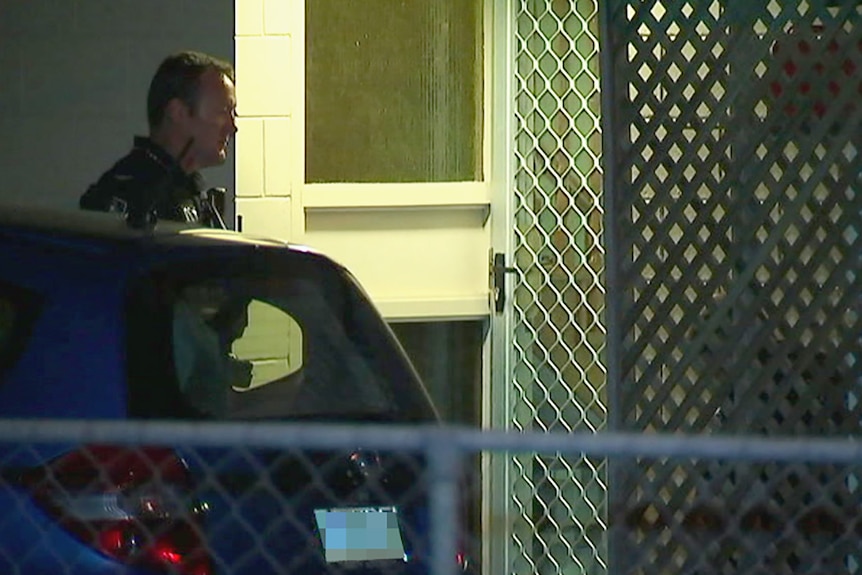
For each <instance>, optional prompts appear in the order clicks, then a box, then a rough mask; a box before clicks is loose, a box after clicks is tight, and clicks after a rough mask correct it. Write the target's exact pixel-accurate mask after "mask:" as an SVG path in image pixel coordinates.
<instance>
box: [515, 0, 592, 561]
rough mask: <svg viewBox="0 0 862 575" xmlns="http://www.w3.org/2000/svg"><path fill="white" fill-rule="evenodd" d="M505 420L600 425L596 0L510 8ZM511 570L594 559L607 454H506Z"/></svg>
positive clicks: (555, 426)
mask: <svg viewBox="0 0 862 575" xmlns="http://www.w3.org/2000/svg"><path fill="white" fill-rule="evenodd" d="M515 25H516V28H515V33H516V54H515V63H516V68H515V74H516V83H515V104H516V108H515V110H516V130H517V132H516V135H515V156H516V166H517V168H516V169H517V171H516V175H515V253H514V261H515V265H516V267H517V268H518V270H519V271H520V281H519V282H518V284H517V285H516V287H515V292H514V298H515V303H514V310H515V322H516V327H515V336H514V349H515V352H514V366H515V368H514V394H515V398H514V399H515V401H514V402H513V404H514V409H515V412H514V413H513V414H512V416H513V421H514V426H515V428H516V429H519V430H526V429H534V430H541V431H571V430H583V431H597V430H600V429H603V428H604V427H605V425H606V398H605V393H606V392H605V380H606V374H605V367H604V359H603V350H604V344H605V329H604V320H603V310H604V301H605V294H604V288H603V285H602V281H601V280H602V277H601V276H602V274H603V270H604V248H603V246H602V245H601V241H600V237H601V234H602V218H603V213H602V208H601V204H600V192H601V187H602V181H601V170H600V167H599V160H600V154H601V131H600V126H599V107H600V106H599V100H600V93H599V43H598V28H599V21H598V8H597V4H596V2H595V0H586V1H584V0H552V1H549V0H540V1H527V0H524V1H521V2H518V3H516V7H515ZM513 463H514V473H513V476H514V486H513V487H514V488H513V491H512V493H513V500H512V503H513V505H514V513H513V515H514V516H515V519H514V525H513V538H514V540H513V543H514V552H513V555H514V557H513V558H512V561H510V565H509V567H510V568H511V572H512V573H524V574H533V573H582V572H585V573H586V572H588V573H600V572H602V571H604V570H605V563H606V542H605V533H606V529H605V525H604V517H605V515H606V513H605V501H606V478H605V475H606V465H605V462H604V460H602V459H596V460H593V459H588V458H573V457H571V456H566V457H562V456H554V455H553V454H543V455H542V456H535V457H523V458H520V457H519V458H515V459H514V461H513Z"/></svg>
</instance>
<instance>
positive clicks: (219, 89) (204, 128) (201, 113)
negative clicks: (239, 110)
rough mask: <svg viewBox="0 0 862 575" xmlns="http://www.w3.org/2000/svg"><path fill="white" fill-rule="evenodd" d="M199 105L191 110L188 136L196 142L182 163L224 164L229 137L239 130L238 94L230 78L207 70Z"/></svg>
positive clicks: (197, 165)
mask: <svg viewBox="0 0 862 575" xmlns="http://www.w3.org/2000/svg"><path fill="white" fill-rule="evenodd" d="M199 82H200V84H199V86H198V101H197V105H196V106H194V107H192V109H191V110H190V112H191V114H190V116H189V117H188V123H187V126H186V127H187V131H188V135H189V136H190V137H192V138H194V143H193V144H192V147H191V149H190V150H189V152H188V154H187V158H186V160H185V161H184V162H183V163H186V162H189V163H191V164H192V165H193V166H194V169H196V170H197V169H200V168H207V167H209V166H217V165H219V164H222V163H224V161H225V158H226V157H227V148H228V144H229V143H230V139H231V138H232V137H233V135H234V134H235V133H236V93H235V91H234V85H233V82H231V80H230V78H228V77H227V76H225V75H224V74H222V73H221V72H218V71H216V70H207V71H206V72H204V73H203V74H202V75H201V76H200V79H199Z"/></svg>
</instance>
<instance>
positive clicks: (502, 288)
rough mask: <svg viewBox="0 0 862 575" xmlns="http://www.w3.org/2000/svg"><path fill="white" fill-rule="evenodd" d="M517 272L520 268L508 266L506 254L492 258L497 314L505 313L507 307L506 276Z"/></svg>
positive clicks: (495, 309)
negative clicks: (504, 309)
mask: <svg viewBox="0 0 862 575" xmlns="http://www.w3.org/2000/svg"><path fill="white" fill-rule="evenodd" d="M517 272H518V268H515V267H512V266H507V265H506V254H501V253H499V252H498V253H495V254H494V255H493V257H492V258H491V294H492V295H493V297H494V311H495V312H497V313H503V308H504V307H505V306H506V274H514V273H517Z"/></svg>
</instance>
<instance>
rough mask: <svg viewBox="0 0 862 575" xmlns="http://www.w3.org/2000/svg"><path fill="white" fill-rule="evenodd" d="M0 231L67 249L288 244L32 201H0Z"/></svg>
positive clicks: (193, 226) (215, 230)
mask: <svg viewBox="0 0 862 575" xmlns="http://www.w3.org/2000/svg"><path fill="white" fill-rule="evenodd" d="M0 233H2V234H4V235H7V236H8V235H10V234H11V235H20V236H26V237H27V238H28V239H29V240H30V241H34V240H35V241H38V240H39V238H44V240H45V241H46V242H50V243H52V244H56V243H57V242H58V241H60V242H61V243H63V244H64V245H65V246H66V247H67V248H71V249H74V248H75V246H80V247H82V248H90V247H93V246H94V245H105V244H113V245H115V246H120V245H124V244H130V245H143V244H147V245H171V246H176V245H188V246H194V245H241V244H246V245H248V244H252V245H258V246H262V247H263V246H268V247H282V248H283V247H287V246H288V244H287V242H285V241H282V240H277V239H273V238H265V237H255V236H252V235H248V234H241V233H238V232H234V231H231V230H219V229H211V228H203V227H200V226H195V225H191V224H183V223H179V222H172V221H166V220H162V221H159V222H156V224H155V226H154V227H153V228H152V229H135V228H133V227H131V226H129V225H128V224H127V223H126V221H125V219H124V218H123V217H122V216H121V215H119V214H116V213H105V212H93V211H85V210H77V209H70V208H67V209H62V208H53V207H45V206H34V205H9V204H2V205H0ZM291 247H293V248H297V246H291ZM300 249H302V251H307V250H305V249H303V248H300Z"/></svg>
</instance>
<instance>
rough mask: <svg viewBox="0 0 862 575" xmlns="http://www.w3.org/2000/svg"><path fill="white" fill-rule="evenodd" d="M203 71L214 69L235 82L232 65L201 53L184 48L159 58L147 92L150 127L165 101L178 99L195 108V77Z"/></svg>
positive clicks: (158, 121) (157, 119)
mask: <svg viewBox="0 0 862 575" xmlns="http://www.w3.org/2000/svg"><path fill="white" fill-rule="evenodd" d="M207 70H215V71H217V72H220V73H222V74H224V75H225V76H227V77H228V78H230V80H231V82H235V81H236V79H235V77H234V70H233V66H232V65H231V64H230V63H229V62H226V61H225V60H220V59H219V58H215V57H213V56H210V55H209V54H204V53H203V52H194V51H185V52H179V53H177V54H172V55H170V56H168V57H167V58H165V59H164V60H162V63H161V64H160V65H159V68H158V70H156V73H155V75H154V76H153V79H152V81H150V90H149V92H148V93H147V121H148V122H149V124H150V128H155V127H157V126H159V125H160V124H161V123H162V120H164V117H165V110H166V109H167V107H168V102H170V101H171V100H173V99H174V98H179V99H180V100H182V101H183V102H184V103H185V104H186V105H187V106H189V107H190V108H192V109H195V107H196V106H197V102H198V89H199V86H200V82H199V79H200V77H201V75H202V74H203V73H204V72H206V71H207Z"/></svg>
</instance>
